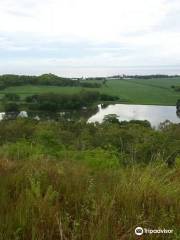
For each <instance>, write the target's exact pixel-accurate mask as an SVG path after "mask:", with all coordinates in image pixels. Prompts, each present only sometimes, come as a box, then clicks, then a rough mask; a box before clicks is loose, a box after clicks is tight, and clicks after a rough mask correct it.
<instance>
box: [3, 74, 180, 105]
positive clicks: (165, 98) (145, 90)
mask: <svg viewBox="0 0 180 240" xmlns="http://www.w3.org/2000/svg"><path fill="white" fill-rule="evenodd" d="M172 85H175V86H180V77H177V78H163V79H162V78H161V79H157V78H154V79H118V80H108V81H107V82H106V84H105V85H103V86H102V87H101V88H97V89H94V88H93V89H92V88H88V89H87V90H91V91H95V90H97V91H100V92H101V93H106V94H109V95H115V96H118V97H119V98H120V100H122V101H125V102H127V103H131V104H155V105H175V104H176V101H177V100H178V99H180V92H175V91H174V90H173V89H172V88H171V86H172ZM81 90H82V88H81V87H56V86H32V85H29V86H19V87H9V88H6V89H5V90H1V91H0V97H3V95H4V94H5V93H17V94H19V95H20V96H21V97H22V98H24V97H26V96H28V95H32V94H38V93H47V92H54V93H65V94H72V93H78V92H79V91H81Z"/></svg>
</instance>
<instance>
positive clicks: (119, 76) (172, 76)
mask: <svg viewBox="0 0 180 240" xmlns="http://www.w3.org/2000/svg"><path fill="white" fill-rule="evenodd" d="M174 77H179V75H164V74H152V75H115V76H111V77H109V78H117V79H118V78H135V79H136V78H138V79H152V78H174Z"/></svg>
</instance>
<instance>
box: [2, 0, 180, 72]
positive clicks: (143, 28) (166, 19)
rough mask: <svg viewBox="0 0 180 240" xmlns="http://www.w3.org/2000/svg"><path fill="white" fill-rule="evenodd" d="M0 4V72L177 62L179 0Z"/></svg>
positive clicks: (57, 0) (18, 1)
mask: <svg viewBox="0 0 180 240" xmlns="http://www.w3.org/2000/svg"><path fill="white" fill-rule="evenodd" d="M0 1H1V4H0V55H1V57H0V58H1V59H2V60H1V61H0V67H1V69H2V62H3V63H4V64H6V63H7V64H9V66H8V69H9V68H10V66H11V67H12V70H13V69H15V67H18V66H19V67H20V66H22V67H23V66H24V65H23V64H21V62H23V61H24V60H25V59H26V60H27V59H28V58H29V61H27V62H26V66H24V69H25V71H28V70H27V69H28V66H29V71H30V72H33V68H34V65H35V64H33V63H35V62H37V64H38V66H39V68H41V66H42V68H44V66H46V68H48V64H50V62H53V61H54V64H55V65H56V66H57V67H58V66H59V67H63V66H66V67H68V66H69V67H77V66H84V67H88V66H96V67H97V66H106V67H108V66H114V67H117V66H133V65H145V64H146V65H163V64H165V65H167V64H178V63H179V60H180V57H179V56H180V44H179V42H180V28H179V23H180V15H179V14H178V13H179V12H180V2H179V1H178V0H171V1H170V0H38V1H37V0H16V1H15V0H0ZM68 49H69V50H68ZM6 52H7V53H8V54H6ZM23 52H24V56H23ZM38 54H42V55H43V56H40V55H39V56H38ZM3 58H4V61H3ZM7 58H8V59H7ZM23 59H24V60H23ZM40 59H41V60H40ZM49 59H51V61H50V62H49ZM57 63H58V64H57ZM4 64H3V66H4ZM28 64H29V65H28ZM49 66H50V65H49ZM1 69H0V71H1ZM5 69H6V68H5ZM49 70H51V67H49Z"/></svg>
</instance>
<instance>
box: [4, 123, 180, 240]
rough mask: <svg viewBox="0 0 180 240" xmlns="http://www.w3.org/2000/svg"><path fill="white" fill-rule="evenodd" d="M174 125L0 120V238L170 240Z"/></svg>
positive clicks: (175, 199)
mask: <svg viewBox="0 0 180 240" xmlns="http://www.w3.org/2000/svg"><path fill="white" fill-rule="evenodd" d="M179 148H180V125H178V124H176V125H175V124H166V123H165V124H162V125H161V129H160V130H158V131H156V130H153V129H151V127H150V126H149V125H148V124H147V123H146V124H145V122H140V121H136V122H130V123H128V122H124V123H116V122H115V123H110V122H108V121H105V122H104V123H103V124H95V125H94V124H87V123H85V122H65V121H64V122H58V123H57V122H39V121H35V120H33V121H32V120H28V119H19V120H16V121H1V122H0V194H1V197H0V204H1V208H0V216H1V221H0V239H2V240H7V239H18V240H30V239H37V240H56V239H60V240H67V239H68V240H73V239H77V240H80V239H83V240H86V239H87V240H89V239H92V240H101V239H103V240H109V239H112V240H118V239H125V240H131V239H135V235H134V229H135V227H136V226H139V225H140V226H142V227H146V228H151V229H158V228H162V229H164V228H166V229H173V230H174V233H173V234H172V235H166V236H164V235H161V234H157V235H153V236H152V237H153V238H150V239H163V238H162V237H166V238H165V239H173V240H178V239H179V237H180V232H179V223H180V218H179V214H178V213H179V211H180V209H179V204H178V203H179V201H180V189H179V184H180V178H179V176H180V175H179V174H180V158H179V155H178V154H179V150H180V149H179Z"/></svg>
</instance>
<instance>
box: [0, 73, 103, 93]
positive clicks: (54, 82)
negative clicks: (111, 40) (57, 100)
mask: <svg viewBox="0 0 180 240" xmlns="http://www.w3.org/2000/svg"><path fill="white" fill-rule="evenodd" d="M23 85H35V86H36V85H45V86H61V87H66V86H71V87H86V88H100V87H101V84H99V83H89V82H81V81H80V80H72V79H70V78H63V77H58V76H56V75H54V74H43V75H41V76H28V75H27V76H26V75H12V74H7V75H1V76H0V90H3V89H5V88H7V87H12V86H23Z"/></svg>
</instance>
